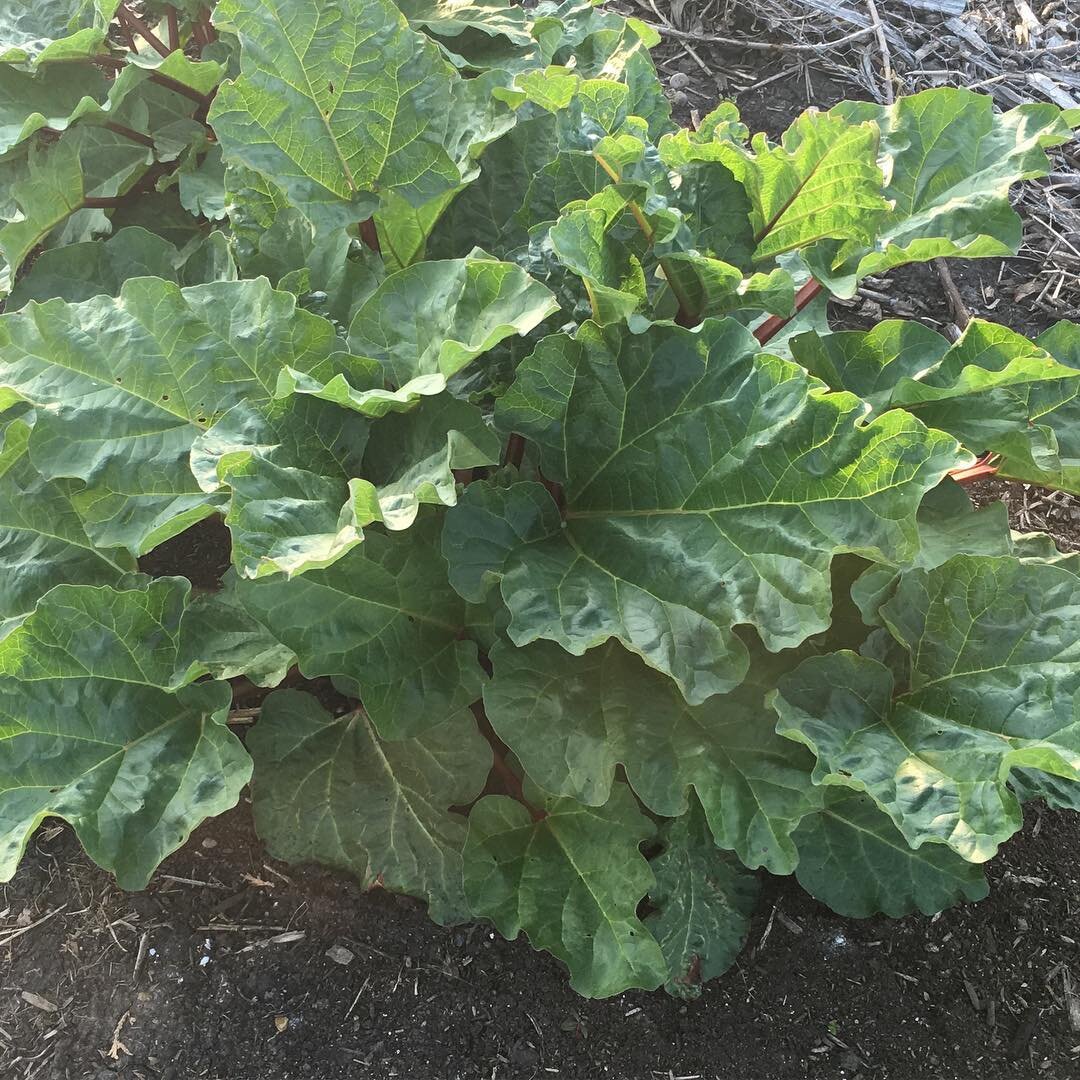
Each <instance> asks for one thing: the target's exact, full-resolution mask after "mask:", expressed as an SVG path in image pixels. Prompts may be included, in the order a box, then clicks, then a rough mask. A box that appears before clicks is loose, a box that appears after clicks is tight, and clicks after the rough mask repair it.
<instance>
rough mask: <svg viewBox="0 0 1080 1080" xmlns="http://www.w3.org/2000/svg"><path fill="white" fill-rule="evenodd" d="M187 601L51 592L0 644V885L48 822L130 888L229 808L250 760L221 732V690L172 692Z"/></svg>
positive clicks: (166, 585) (179, 590) (179, 593)
mask: <svg viewBox="0 0 1080 1080" xmlns="http://www.w3.org/2000/svg"><path fill="white" fill-rule="evenodd" d="M188 589H189V586H188V583H187V582H186V581H183V580H181V579H177V578H173V579H163V580H161V581H158V582H154V583H151V584H149V585H144V586H142V587H135V588H130V589H123V590H114V589H111V588H108V587H94V586H86V585H60V586H57V588H55V589H53V590H52V591H51V592H50V593H48V594H47V595H46V596H45V597H44V598H43V599H42V600H41V601H40V602H39V603H38V606H37V608H36V610H35V611H34V612H33V613H32V614H31V615H29V616H28V617H27V618H26V619H25V620H24V621H23V622H22V624H21V625H20V626H18V627H17V628H15V629H13V630H12V631H11V632H10V633H9V634H8V635H7V636H6V637H5V638H4V639H3V640H2V641H0V672H2V674H0V878H2V879H3V880H8V879H9V878H10V877H11V875H12V874H13V873H14V871H15V866H16V864H17V863H18V860H19V857H20V855H21V854H22V851H23V849H24V848H25V846H26V843H27V840H28V839H29V837H30V835H31V834H32V833H33V831H34V829H35V828H36V827H37V826H38V824H40V822H41V821H42V819H43V818H45V817H46V816H49V815H54V816H57V817H62V818H64V819H66V820H67V821H69V822H71V824H72V825H73V826H74V827H75V830H76V832H77V833H78V835H79V838H80V840H81V841H82V843H83V846H84V847H85V848H86V851H87V853H88V854H89V855H90V857H91V858H93V859H94V860H95V861H96V862H97V863H99V864H100V865H101V866H103V867H105V868H106V869H108V870H111V871H112V872H113V873H114V874H115V875H116V877H117V880H118V882H119V883H120V885H121V886H122V887H124V888H130V889H139V888H143V887H144V886H145V885H146V882H147V881H148V880H149V877H150V875H151V874H152V873H153V870H154V868H155V867H156V866H157V864H158V863H159V862H160V861H161V860H162V859H163V858H164V857H165V856H166V855H167V854H169V852H171V851H174V850H175V849H176V848H178V847H180V846H181V845H182V844H183V843H184V842H185V841H186V840H187V837H188V835H189V834H190V832H191V830H192V829H193V828H194V827H195V826H196V825H198V824H199V823H200V822H201V821H202V820H203V819H204V818H206V817H209V816H212V815H214V814H219V813H221V812H222V811H224V810H227V809H228V808H229V807H231V806H233V805H234V804H235V803H236V801H237V799H238V798H239V795H240V790H241V788H242V787H243V786H244V784H246V783H247V781H248V779H249V777H250V775H251V762H250V759H249V758H248V756H247V754H246V753H245V752H244V749H243V747H242V746H241V745H240V743H239V741H238V740H237V739H236V737H235V736H234V735H233V734H232V733H231V732H230V731H229V730H228V729H227V728H226V727H225V717H226V711H227V709H228V705H229V700H230V692H229V688H228V687H227V686H226V685H225V684H223V683H213V682H211V683H201V684H198V685H187V686H182V685H181V684H182V683H184V682H185V681H187V680H188V679H189V678H190V677H192V675H193V674H195V672H191V671H187V670H185V669H184V666H183V662H182V659H181V654H180V649H179V642H180V632H179V631H180V621H181V619H182V617H183V611H184V605H185V602H186V598H187V592H188ZM135 643H138V650H137V651H134V650H133V646H134V645H135ZM177 686H180V687H181V688H180V689H179V690H178V691H177V692H175V693H169V692H168V689H167V688H170V687H173V688H175V687H177Z"/></svg>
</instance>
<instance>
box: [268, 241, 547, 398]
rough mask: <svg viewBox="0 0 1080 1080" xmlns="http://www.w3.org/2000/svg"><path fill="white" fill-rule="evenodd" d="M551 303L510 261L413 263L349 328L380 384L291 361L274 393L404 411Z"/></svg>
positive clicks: (532, 322) (537, 319)
mask: <svg viewBox="0 0 1080 1080" xmlns="http://www.w3.org/2000/svg"><path fill="white" fill-rule="evenodd" d="M556 309H557V304H556V303H555V300H554V297H552V295H551V293H550V292H548V290H547V289H545V288H544V287H543V286H542V285H540V284H539V283H538V282H536V281H533V279H532V278H530V277H529V275H528V274H526V273H525V272H524V271H522V270H519V269H518V268H517V267H516V266H513V265H511V264H510V263H502V262H496V261H494V260H492V259H488V258H486V257H471V258H467V259H456V260H448V261H446V262H442V261H436V262H426V263H418V264H417V265H416V266H410V267H408V268H406V269H405V270H399V271H398V272H397V273H396V274H391V275H390V276H389V277H388V278H387V279H386V280H385V281H383V282H382V283H381V284H380V285H379V287H378V288H377V289H376V290H375V292H374V293H372V295H371V296H370V297H369V298H368V299H367V300H366V301H365V302H364V303H363V304H362V305H361V306H360V308H359V310H358V311H357V312H356V315H355V317H354V318H353V321H352V325H351V326H350V328H349V347H350V348H351V349H352V351H353V352H354V353H356V354H357V356H359V357H362V358H364V360H365V361H368V362H371V361H374V362H375V363H376V364H377V365H378V368H376V369H374V370H375V371H377V372H378V371H380V370H381V378H382V381H383V383H384V384H385V386H382V385H371V384H367V385H360V386H357V385H355V382H356V380H355V379H352V378H350V376H348V375H346V374H339V375H337V376H335V377H334V378H332V379H329V380H326V381H320V380H316V379H311V378H308V379H304V378H301V377H299V376H297V375H296V374H295V373H294V372H293V371H292V369H291V368H290V369H286V372H285V377H284V378H283V380H282V383H281V385H280V387H279V395H282V394H286V393H297V394H313V395H314V396H316V397H319V398H323V399H325V400H327V401H333V402H335V403H336V404H338V405H342V406H344V407H345V408H351V409H355V410H356V411H357V412H361V413H364V414H365V415H368V416H382V415H384V414H385V413H387V412H389V411H395V412H401V411H403V410H405V409H409V408H413V407H414V406H415V405H416V404H418V403H419V402H420V400H421V399H422V398H423V397H426V396H431V395H434V394H439V393H442V391H443V390H445V389H446V381H447V379H449V378H450V376H452V375H454V374H456V373H457V372H459V371H460V370H461V369H462V368H463V367H465V365H467V364H468V363H469V362H470V361H472V360H474V359H476V357H478V356H480V355H481V354H483V353H485V352H487V351H488V350H489V349H491V348H493V347H494V346H495V345H497V344H498V343H499V342H500V341H502V340H503V339H504V338H507V337H509V336H510V335H511V334H527V333H528V332H529V331H530V330H532V329H533V328H534V327H535V326H537V325H538V324H539V323H541V322H542V321H543V320H544V319H545V318H546V317H547V316H548V315H550V314H551V313H552V312H553V311H555V310H556ZM365 377H366V378H367V379H371V375H370V374H368V373H365Z"/></svg>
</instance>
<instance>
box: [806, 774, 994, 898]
mask: <svg viewBox="0 0 1080 1080" xmlns="http://www.w3.org/2000/svg"><path fill="white" fill-rule="evenodd" d="M792 839H793V840H794V841H795V846H796V847H797V848H798V849H799V865H798V868H797V869H796V871H795V873H796V876H797V877H798V879H799V884H800V885H801V886H802V887H803V888H804V889H805V890H806V891H807V892H808V893H810V895H811V896H813V897H816V898H817V899H818V900H820V901H821V902H822V903H823V904H827V905H828V906H829V907H831V908H832V909H833V911H835V912H837V913H838V914H840V915H845V916H847V917H848V918H855V919H865V918H868V917H869V916H871V915H876V914H878V913H879V912H881V913H882V914H885V915H889V916H891V917H893V918H899V917H900V916H902V915H910V914H911V913H912V912H914V911H921V912H922V913H923V914H924V915H934V914H936V913H937V912H939V911H944V910H945V908H947V907H952V905H953V904H956V903H959V902H961V901H964V900H982V899H983V898H984V897H985V896H986V895H987V893H988V892H989V891H990V890H989V886H988V885H987V883H986V878H985V877H984V876H983V872H982V870H981V868H980V867H978V866H976V865H974V864H972V863H969V862H965V861H964V860H963V859H962V858H961V857H960V856H959V855H957V854H956V853H955V852H953V851H950V850H949V849H948V848H947V847H945V845H944V844H923V846H922V847H920V848H919V849H918V850H917V851H913V850H912V849H911V848H910V847H908V843H907V841H906V840H905V839H904V837H903V835H902V834H901V833H900V832H899V830H898V829H897V828H896V826H895V825H894V824H893V823H892V822H891V821H890V820H889V817H888V815H887V814H883V813H882V812H881V810H879V809H878V807H877V806H875V805H874V800H873V799H871V798H869V797H868V796H866V795H863V794H860V793H858V792H852V791H846V790H844V789H842V788H826V793H825V806H824V807H823V808H822V809H821V810H820V811H818V813H816V814H809V815H808V816H807V817H805V818H803V820H802V822H801V823H800V825H799V827H798V829H797V830H796V831H795V833H794V835H793V837H792Z"/></svg>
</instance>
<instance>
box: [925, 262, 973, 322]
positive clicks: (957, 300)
mask: <svg viewBox="0 0 1080 1080" xmlns="http://www.w3.org/2000/svg"><path fill="white" fill-rule="evenodd" d="M934 269H935V270H936V271H937V273H938V277H939V278H941V284H942V286H943V287H944V289H945V296H946V298H947V299H948V301H949V311H950V313H951V314H952V317H953V321H954V322H955V323H956V325H957V326H959V327H960V329H961V330H963V329H964V327H966V326H967V324H968V323H969V322H971V312H970V311H969V310H968V306H967V304H965V303H964V298H963V297H962V296H961V295H960V290H959V289H958V288H957V287H956V282H955V281H953V276H952V273H951V272H950V270H949V265H948V263H946V262H945V260H944V259H935V260H934Z"/></svg>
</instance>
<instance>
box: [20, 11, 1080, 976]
mask: <svg viewBox="0 0 1080 1080" xmlns="http://www.w3.org/2000/svg"><path fill="white" fill-rule="evenodd" d="M654 43H655V42H654V39H653V35H652V33H651V31H649V30H648V29H647V28H646V27H645V26H643V25H642V24H640V23H638V22H635V21H634V20H632V19H630V20H627V19H624V18H622V17H620V16H616V15H613V14H610V13H605V12H602V11H598V10H596V9H595V8H594V7H593V6H592V4H591V3H590V2H589V0H561V2H555V0H541V2H540V3H539V4H537V5H535V6H533V7H531V8H530V9H528V10H526V9H524V8H521V7H518V6H514V5H512V4H510V3H509V2H508V0H473V2H470V3H448V2H446V0H400V2H399V3H397V4H396V5H395V4H393V3H391V2H390V0H220V3H219V4H218V5H217V7H216V8H215V9H214V10H213V12H212V15H211V13H210V12H208V11H206V10H204V9H203V8H202V6H201V4H200V3H199V2H198V0H194V2H192V3H189V2H187V0H176V2H175V3H173V4H171V5H168V4H161V3H159V2H157V0H151V2H148V3H146V4H145V5H144V6H141V7H138V8H137V9H136V10H134V11H133V10H132V9H131V8H130V7H128V6H124V5H118V4H117V2H116V0H52V2H50V3H47V4H45V3H41V2H40V0H3V2H2V3H0V61H2V63H0V82H2V84H3V86H2V90H3V93H2V98H0V100H2V104H0V153H2V155H3V156H2V157H0V192H2V196H0V221H2V227H0V256H2V259H3V263H4V270H3V288H4V291H5V292H7V293H8V295H7V299H6V313H5V314H3V315H2V316H0V387H2V390H0V402H2V409H3V412H2V414H0V420H2V423H3V443H2V449H0V558H2V560H3V573H2V577H0V606H2V610H0V619H2V620H3V623H2V638H0V701H2V705H0V877H2V878H5V879H6V878H8V877H10V876H11V874H12V873H13V872H14V870H15V867H16V864H17V862H18V860H19V857H20V855H21V853H22V851H23V849H24V847H25V845H26V843H27V840H28V838H29V836H30V835H31V833H32V832H33V830H34V829H35V827H36V826H37V825H38V824H39V823H40V822H41V821H42V819H43V818H45V817H46V816H49V815H55V816H58V817H61V818H64V819H66V820H67V821H69V822H70V823H71V824H72V825H73V826H74V828H75V830H76V831H77V833H78V835H79V837H80V839H81V841H82V843H83V844H84V846H85V848H86V850H87V851H88V853H89V854H90V855H91V857H92V858H93V859H94V860H96V861H97V862H98V863H99V864H100V865H101V866H103V867H106V868H107V869H109V870H111V871H112V872H114V873H115V875H116V877H117V879H118V880H119V882H120V883H121V884H122V885H123V886H125V887H128V888H140V887H142V886H144V885H145V884H146V883H147V881H148V880H149V878H150V876H151V874H152V873H153V871H154V868H155V867H156V866H157V865H158V863H159V862H160V861H161V859H162V858H163V857H164V856H166V855H167V854H168V853H169V852H171V851H173V850H174V849H176V848H177V847H178V846H179V845H181V844H182V843H183V842H184V840H185V839H186V837H187V836H188V834H189V833H190V831H191V830H192V829H193V828H194V827H195V826H196V825H198V824H199V822H201V821H202V820H204V819H205V818H206V817H208V816H210V815H213V814H217V813H220V812H222V811H224V810H225V809H227V808H228V807H230V806H232V805H234V804H235V803H236V801H237V799H238V797H239V794H240V792H241V789H243V788H244V786H245V785H246V784H248V783H249V781H250V782H251V784H252V794H253V801H254V812H255V817H256V823H257V826H258V829H259V832H260V835H261V836H263V837H264V838H265V841H266V843H267V845H268V847H269V849H270V850H271V851H272V852H273V853H274V854H275V855H277V856H279V857H281V858H284V859H292V860H297V861H305V860H318V861H320V862H323V863H326V864H329V865H332V866H336V867H340V868H343V869H345V870H348V871H351V872H352V873H354V874H356V875H357V876H358V877H359V878H360V879H361V880H362V881H364V882H367V883H376V882H378V883H380V884H381V885H383V886H385V887H386V888H389V889H395V890H399V891H402V892H406V893H411V894H413V895H416V896H418V897H422V898H424V899H425V900H426V901H427V903H428V905H429V907H430V912H431V915H432V917H433V918H434V919H436V920H437V921H439V922H441V923H453V922H455V921H460V920H465V919H469V918H473V917H486V918H488V919H490V920H492V922H493V923H494V924H495V925H496V926H497V927H498V929H499V930H500V931H501V932H502V933H503V934H505V935H507V936H508V937H513V936H515V935H516V934H518V932H519V931H524V932H525V933H526V934H527V935H528V937H529V939H530V941H531V942H532V943H533V944H534V945H535V946H536V947H538V948H543V949H547V950H550V951H551V952H552V953H554V954H555V955H556V956H557V957H559V958H560V959H562V960H563V961H564V962H565V963H566V965H567V966H568V968H569V969H570V974H571V978H572V981H573V985H574V986H575V988H577V989H578V990H579V991H580V992H581V993H582V994H586V995H590V996H603V995H609V994H615V993H618V992H620V991H622V990H624V989H626V988H627V987H632V986H638V987H646V988H654V987H659V986H661V985H664V986H667V987H668V988H669V989H670V990H671V991H672V992H675V993H680V994H685V995H693V994H695V993H697V992H698V991H699V988H700V986H701V984H702V982H703V981H704V980H706V979H708V978H710V977H712V976H714V975H716V974H717V973H719V972H720V971H722V970H723V969H724V968H725V967H726V966H727V965H728V964H729V963H730V962H731V960H732V959H733V957H734V956H735V954H736V952H737V951H738V949H739V947H740V944H741V942H742V939H743V936H744V933H745V927H746V921H747V918H748V916H749V913H750V911H751V909H752V907H753V904H754V899H755V894H756V889H757V886H758V880H759V877H760V875H759V874H756V873H754V871H757V870H759V869H760V868H764V869H765V870H767V871H768V872H770V873H773V874H791V873H795V874H796V875H798V879H799V881H800V882H801V883H802V885H803V886H804V887H805V888H806V889H808V890H809V891H810V892H811V893H812V894H813V895H815V896H816V897H818V898H820V899H821V900H823V901H824V902H825V903H827V904H829V905H830V906H831V907H833V908H834V909H835V910H836V911H838V912H840V913H842V914H845V915H849V916H856V917H858V916H867V915H870V914H872V913H874V912H885V913H887V914H890V915H900V914H903V913H905V912H910V911H914V910H920V911H923V912H933V911H938V910H940V909H942V908H944V907H946V906H947V905H949V904H952V903H955V902H957V901H959V900H962V899H969V900H974V899H978V898H980V897H982V896H983V895H984V894H985V892H986V883H985V880H984V877H983V871H982V864H983V863H985V862H986V860H988V859H989V858H991V857H992V856H993V855H994V853H995V852H996V851H997V849H998V846H999V845H1000V844H1001V843H1002V842H1003V841H1005V840H1006V839H1008V837H1009V836H1011V835H1012V834H1013V833H1014V832H1015V831H1016V830H1017V829H1018V828H1019V827H1020V823H1021V804H1022V802H1023V801H1024V800H1026V799H1030V798H1034V797H1039V798H1043V799H1045V800H1047V801H1048V802H1049V803H1050V804H1051V805H1053V806H1058V807H1070V808H1074V809H1078V808H1080V721H1078V719H1077V715H1078V714H1077V702H1078V700H1080V697H1078V692H1080V645H1078V637H1080V635H1078V633H1077V628H1078V626H1080V621H1078V620H1080V561H1078V558H1077V557H1076V556H1069V557H1063V556H1060V555H1058V554H1057V553H1056V552H1055V551H1054V550H1053V547H1052V545H1051V544H1050V543H1049V542H1048V541H1046V540H1045V539H1044V538H1026V537H1025V538H1019V537H1016V536H1013V535H1012V534H1011V533H1010V531H1009V528H1008V524H1007V521H1006V518H1005V510H1004V508H1003V507H1002V506H1000V505H997V506H991V507H988V508H986V509H983V510H978V511H975V510H973V509H972V507H971V505H970V502H969V501H968V499H967V497H966V496H965V495H964V493H963V489H962V488H961V487H960V486H959V485H958V484H957V483H955V482H954V481H953V480H952V479H950V477H949V474H950V472H953V471H955V470H957V469H963V468H965V467H966V466H969V465H970V464H971V462H972V461H973V459H974V455H976V454H982V453H986V452H990V453H993V454H994V455H995V457H996V460H997V462H998V464H999V466H1000V470H1001V472H1002V474H1003V475H1005V476H1011V477H1017V478H1020V479H1023V480H1025V481H1030V482H1033V483H1037V484H1043V485H1047V486H1050V487H1055V488H1060V489H1063V490H1066V491H1072V492H1080V401H1078V397H1077V395H1078V391H1080V327H1078V326H1077V325H1074V324H1070V323H1062V324H1060V325H1058V326H1056V327H1054V328H1053V329H1051V330H1050V331H1049V332H1048V333H1046V334H1044V335H1043V336H1042V337H1040V338H1039V339H1037V340H1036V341H1034V342H1033V341H1029V340H1026V339H1025V338H1023V337H1021V336H1019V335H1018V334H1016V333H1013V332H1012V331H1011V330H1009V329H1007V328H1005V327H1003V326H998V325H993V324H990V323H986V322H980V321H975V322H973V323H972V324H971V325H970V326H969V327H968V328H967V329H966V331H965V332H964V334H963V336H962V337H960V339H959V340H958V341H956V342H953V343H950V342H949V341H947V340H945V339H944V338H942V337H940V336H939V335H938V334H936V333H934V332H932V331H931V330H929V329H927V328H925V327H924V326H921V325H919V324H916V323H905V322H898V321H888V322H883V323H881V324H880V325H878V326H876V327H874V328H873V329H872V330H870V331H867V332H863V331H859V332H853V331H845V332H838V333H833V332H831V331H830V329H829V326H828V323H827V320H826V312H825V297H826V296H827V295H829V294H832V295H834V296H837V297H850V296H852V295H853V294H854V292H855V290H856V289H857V287H858V285H859V282H860V281H861V280H862V279H863V278H865V277H866V276H867V275H870V274H880V273H883V272H885V271H888V270H890V269H891V268H893V267H897V266H901V265H903V264H905V263H912V262H923V261H926V260H929V259H933V258H939V257H945V256H963V257H968V258H971V257H978V256H996V255H1003V254H1006V253H1009V252H1012V251H1015V250H1016V248H1017V246H1018V244H1019V242H1020V239H1021V223H1020V221H1019V219H1018V218H1017V216H1016V214H1015V213H1014V211H1013V210H1012V208H1011V206H1010V203H1009V189H1010V186H1011V185H1013V184H1014V183H1016V182H1018V181H1022V180H1024V179H1027V178H1031V177H1036V176H1039V175H1042V174H1044V173H1045V172H1046V171H1047V168H1048V164H1047V158H1046V155H1045V149H1046V148H1048V147H1053V146H1055V145H1058V144H1061V143H1063V142H1065V141H1066V140H1068V139H1069V138H1071V135H1072V130H1071V127H1072V125H1074V124H1076V123H1078V122H1080V117H1078V116H1076V115H1069V114H1064V113H1062V112H1061V110H1059V109H1058V108H1056V107H1054V106H1051V105H1023V106H1021V107H1019V108H1016V109H1014V110H1012V111H1011V112H1008V113H1005V114H1000V113H997V112H995V110H994V108H993V106H992V103H991V101H990V99H989V98H987V97H982V96H979V95H976V94H973V93H969V92H966V91H962V90H954V89H942V90H934V91H930V92H927V93H923V94H918V95H916V96H914V97H910V98H905V99H902V100H900V101H898V102H897V103H896V104H895V105H891V106H887V107H886V106H879V105H875V104H872V103H867V102H847V103H844V104H841V105H839V106H837V107H836V108H834V109H831V110H829V111H827V112H818V111H815V110H810V111H808V112H806V113H805V114H804V115H802V116H800V117H799V118H798V119H797V120H796V121H795V122H794V124H792V126H791V128H790V129H789V130H788V131H787V133H786V134H785V135H784V137H783V138H782V139H781V141H780V142H779V143H772V142H770V141H769V140H768V139H766V138H765V137H764V136H762V135H757V136H754V137H753V138H752V139H751V138H749V133H748V131H747V129H746V128H745V126H744V125H743V124H742V123H741V122H740V119H739V116H738V114H737V111H736V110H735V108H734V107H732V106H731V105H721V106H720V107H719V108H718V109H717V110H716V111H714V112H713V113H711V114H710V115H709V116H707V117H706V118H705V119H704V121H703V122H702V123H701V124H700V126H699V127H698V128H697V129H696V130H687V129H681V128H679V127H678V126H677V125H676V124H674V123H673V122H672V120H671V117H670V111H669V108H668V104H667V101H666V99H665V97H664V95H663V93H662V91H661V87H660V84H659V82H658V80H657V77H656V74H655V70H654V68H653V65H652V62H651V60H650V57H649V52H648V49H649V46H650V45H652V44H654ZM819 287H823V291H821V292H820V293H819V295H818V296H817V297H816V298H814V294H815V292H818V289H819ZM210 518H216V519H223V520H224V523H225V526H227V528H228V532H229V534H230V537H231V563H232V567H231V569H229V571H228V572H227V573H226V574H225V575H224V578H223V579H222V580H221V581H220V584H219V587H215V588H210V589H208V588H206V587H205V582H204V583H203V584H202V586H201V587H198V588H194V587H193V586H192V584H191V582H190V581H189V580H188V579H186V578H185V577H181V576H158V577H152V576H150V575H148V574H146V573H144V572H140V568H139V565H140V564H139V560H140V559H141V558H142V557H144V556H146V555H147V554H148V553H150V552H152V551H153V550H154V549H155V548H158V547H160V545H162V544H163V543H164V542H165V541H167V540H170V539H171V538H174V537H177V536H179V535H180V534H182V533H184V532H185V531H186V530H189V529H191V528H192V527H194V526H197V525H198V524H199V523H200V522H205V521H206V519H210ZM204 528H205V526H204ZM144 565H146V564H144ZM282 683H287V685H288V688H286V689H277V690H274V691H273V692H271V693H269V695H268V696H265V698H263V697H262V695H263V693H264V691H262V690H259V689H258V688H260V687H262V688H268V687H275V686H278V685H279V684H282ZM253 701H255V702H257V703H258V704H257V705H256V706H255V707H256V708H257V709H258V713H259V715H258V719H257V722H256V723H255V724H254V726H253V727H252V728H251V729H250V731H249V733H248V734H247V737H246V741H241V739H240V738H239V737H238V736H237V734H236V733H235V730H239V729H234V728H230V726H229V719H230V709H231V708H233V706H234V704H245V703H246V706H245V711H246V712H248V713H250V712H251V711H252V708H253V707H252V705H251V702H253Z"/></svg>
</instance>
